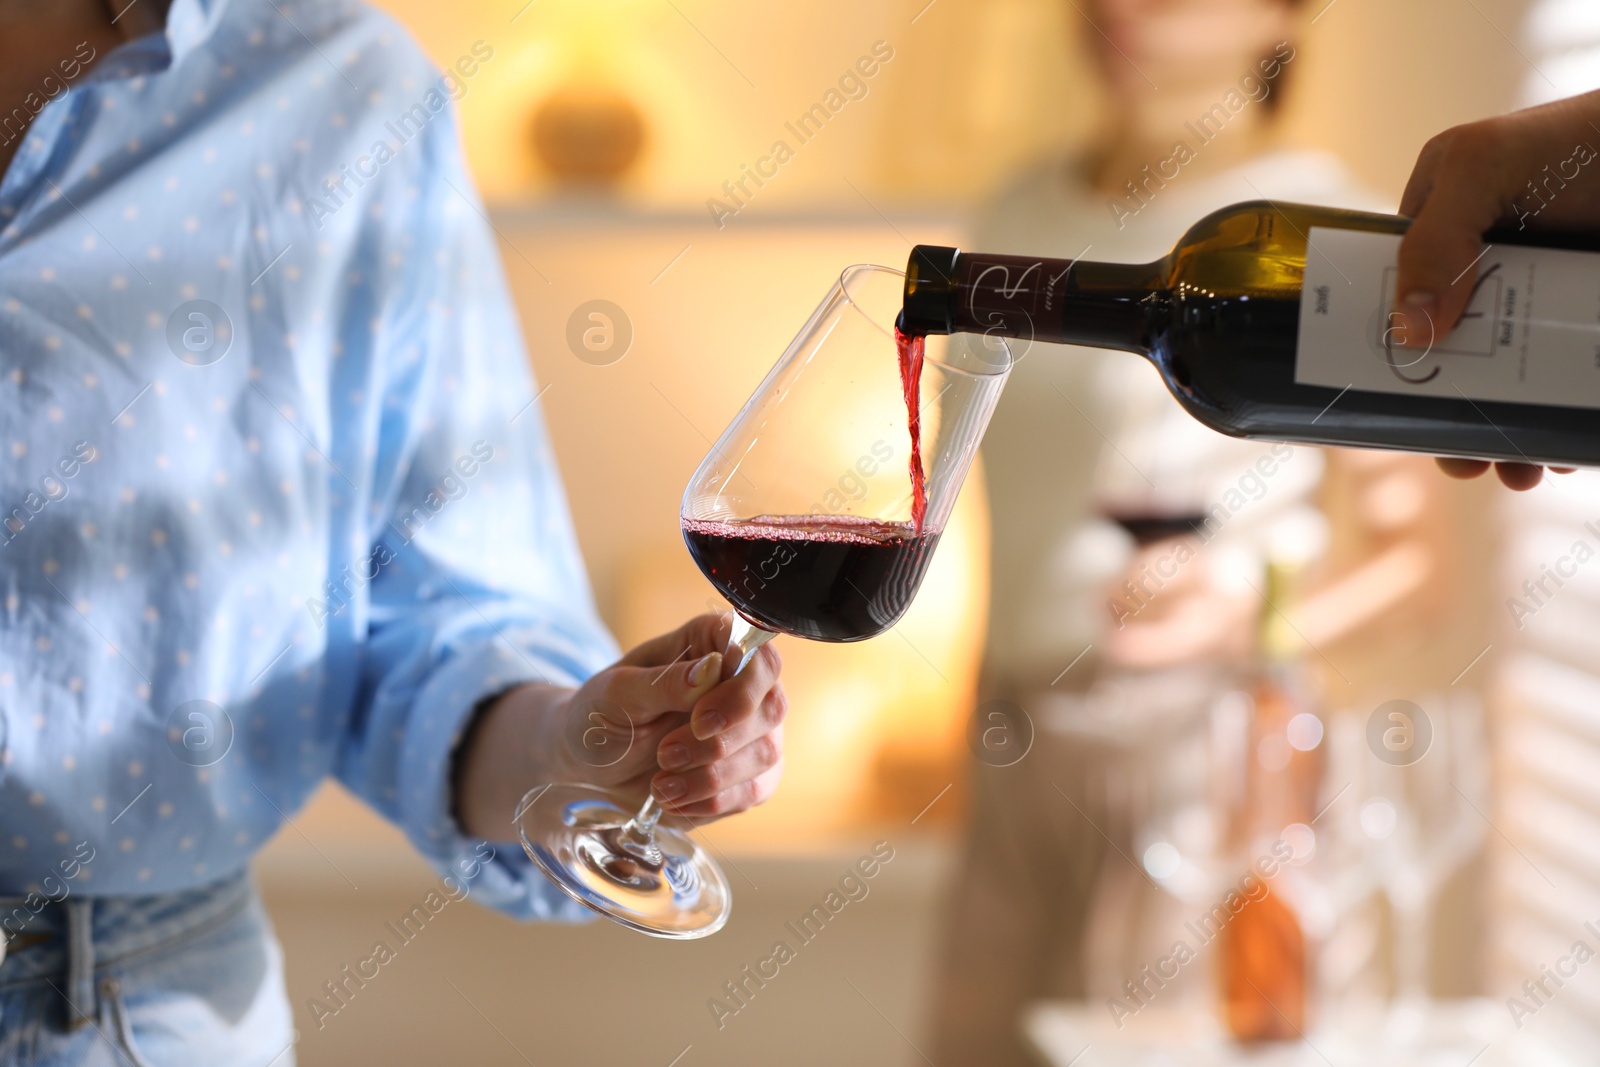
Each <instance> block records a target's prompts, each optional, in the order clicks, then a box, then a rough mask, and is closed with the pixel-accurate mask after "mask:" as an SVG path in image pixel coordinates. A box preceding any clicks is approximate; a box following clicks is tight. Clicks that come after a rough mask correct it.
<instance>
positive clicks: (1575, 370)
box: [1294, 226, 1600, 408]
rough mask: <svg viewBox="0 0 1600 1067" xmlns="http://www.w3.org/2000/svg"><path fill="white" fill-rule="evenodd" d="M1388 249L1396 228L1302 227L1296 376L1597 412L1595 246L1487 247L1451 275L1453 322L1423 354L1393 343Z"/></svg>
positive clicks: (1599, 327) (1370, 388) (1379, 389)
mask: <svg viewBox="0 0 1600 1067" xmlns="http://www.w3.org/2000/svg"><path fill="white" fill-rule="evenodd" d="M1399 247H1400V237H1399V235H1398V234H1390V233H1366V232H1362V231H1359V230H1340V229H1333V228H1331V227H1325V226H1314V227H1312V229H1311V234H1310V241H1309V244H1308V246H1307V250H1306V273H1305V288H1304V291H1303V292H1302V293H1301V296H1300V341H1299V347H1298V350H1297V352H1296V354H1295V368H1294V380H1295V381H1296V382H1299V383H1301V384H1304V385H1325V386H1328V387H1330V388H1333V389H1346V388H1349V389H1357V390H1363V391H1366V392H1372V393H1400V394H1406V393H1421V394H1424V395H1428V396H1449V397H1458V398H1459V397H1465V398H1467V399H1469V400H1499V401H1511V402H1514V403H1522V404H1555V405H1559V406H1562V407H1585V408H1600V254H1596V253H1592V252H1571V251H1567V250H1565V249H1552V248H1527V247H1523V246H1519V245H1505V244H1492V245H1488V246H1486V247H1485V249H1484V253H1483V258H1481V259H1479V260H1478V262H1477V263H1476V264H1474V265H1473V266H1472V267H1471V268H1469V270H1468V271H1467V273H1466V277H1464V278H1462V279H1461V280H1460V281H1459V282H1457V283H1456V284H1458V285H1468V284H1470V285H1472V287H1473V289H1472V302H1471V303H1470V304H1469V305H1468V307H1467V310H1466V313H1465V314H1464V315H1463V316H1462V319H1461V322H1460V324H1459V325H1457V326H1456V328H1455V329H1454V330H1451V331H1450V332H1449V333H1448V334H1445V335H1443V336H1440V337H1437V338H1436V339H1435V340H1434V343H1433V344H1432V345H1431V346H1430V347H1428V348H1427V349H1426V350H1424V349H1420V348H1410V347H1404V346H1401V345H1397V344H1394V343H1393V338H1394V336H1395V335H1396V334H1397V333H1398V331H1399V320H1398V319H1397V318H1395V317H1394V315H1393V310H1394V302H1395V291H1394V287H1395V262H1396V258H1397V255H1398V250H1399ZM1474 277H1475V278H1476V280H1475V281H1474V280H1473V279H1474Z"/></svg>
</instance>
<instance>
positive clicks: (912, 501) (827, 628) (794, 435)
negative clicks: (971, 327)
mask: <svg viewBox="0 0 1600 1067" xmlns="http://www.w3.org/2000/svg"><path fill="white" fill-rule="evenodd" d="M904 280H905V278H904V275H903V274H901V273H900V272H899V271H897V270H892V269H890V268H887V267H878V266H871V265H864V264H858V265H856V266H852V267H848V268H846V269H845V271H844V272H843V273H842V274H841V275H840V277H839V280H838V282H837V283H836V284H835V285H834V287H833V289H832V291H831V292H830V293H829V294H828V296H827V297H826V298H825V299H824V300H823V302H822V304H821V306H819V307H818V308H817V310H816V312H815V313H814V314H813V315H812V316H811V319H810V320H809V321H808V322H807V323H806V325H805V327H804V328H803V329H802V330H801V332H800V334H799V336H797V337H796V338H795V340H794V341H793V343H791V344H790V346H789V348H788V350H787V351H785V352H784V354H783V356H782V358H781V359H779V361H778V363H777V365H776V366H774V367H773V368H772V370H771V371H770V372H769V373H768V374H767V376H766V378H765V379H763V380H762V382H761V384H760V385H759V386H757V388H756V391H755V393H754V395H752V396H751V398H750V399H749V401H747V402H746V403H745V405H744V408H743V409H742V410H741V411H740V412H739V414H738V416H737V417H736V418H735V419H734V421H733V422H732V423H731V424H730V425H729V426H728V428H727V429H726V430H725V431H723V433H722V436H721V437H719V438H718V439H717V441H716V443H715V444H714V445H712V447H711V451H710V452H709V453H707V455H706V457H705V459H704V460H703V461H702V462H701V464H700V467H699V469H698V470H696V471H695V474H694V477H693V478H691V479H690V481H689V485H688V488H687V489H686V490H685V492H684V496H683V507H682V521H683V532H684V540H685V542H686V544H687V545H688V548H689V552H690V554H691V555H692V556H693V557H694V559H695V562H696V563H697V564H699V566H700V569H701V571H702V573H704V574H705V575H706V577H707V579H709V580H710V581H711V583H712V584H713V585H714V586H716V587H717V590H718V592H720V593H722V595H723V596H724V597H726V598H727V600H728V601H729V603H731V604H732V605H733V606H734V608H735V610H736V611H737V612H738V613H739V614H740V615H741V616H742V617H743V618H745V619H746V620H747V621H749V622H750V623H753V624H754V625H757V626H760V627H762V628H764V629H768V630H772V631H775V632H779V633H787V634H790V635H793V636H795V637H804V638H808V639H811V640H820V641H836V642H838V641H860V640H865V639H866V638H869V637H875V636H877V635H878V634H881V633H883V632H884V631H886V630H888V629H889V628H890V627H892V626H893V625H894V624H895V623H896V622H898V621H899V620H900V618H901V616H902V615H904V613H905V611H906V609H907V608H909V607H910V605H911V601H912V599H913V598H914V596H915V595H916V591H917V588H918V587H919V585H920V584H921V582H922V578H923V576H924V575H925V574H926V572H927V567H928V564H929V563H930V562H931V560H932V558H933V552H934V549H935V548H936V547H937V545H938V540H939V536H940V534H941V533H942V532H943V530H944V526H945V523H946V522H947V521H948V519H949V516H950V513H951V509H952V508H953V506H954V504H955V499H956V496H957V493H958V492H959V490H960V487H961V484H962V482H963V480H964V479H965V477H966V474H967V471H968V470H969V469H970V467H971V464H972V460H973V457H974V456H975V455H976V452H977V447H978V443H979V441H980V440H981V439H982V436H983V431H984V429H985V428H986V427H987V425H988V421H989V416H990V415H991V414H992V413H993V411H994V405H995V401H996V400H997V399H998V398H999V395H1000V391H1001V389H1002V388H1003V386H1004V384H1005V381H1006V377H1007V374H1008V373H1009V371H1010V369H1011V352H1010V349H1009V347H1007V344H1006V342H1005V341H1004V340H1003V339H1000V338H989V337H983V336H975V335H966V334H957V335H951V336H946V337H929V338H926V345H927V348H926V349H925V350H924V351H923V352H922V355H921V358H920V360H918V361H917V362H918V364H919V366H917V367H915V368H907V367H906V366H905V365H904V364H905V359H906V355H907V352H906V349H907V348H908V347H909V345H908V344H907V343H905V342H904V341H903V340H902V339H901V338H899V337H898V335H897V332H896V329H895V322H896V318H897V316H898V314H899V310H900V306H901V302H902V299H903V292H904ZM916 343H917V344H919V345H920V344H922V343H923V340H922V339H920V338H919V339H917V341H916ZM897 350H898V353H899V357H900V358H896V356H897ZM913 414H914V416H915V420H914V423H913ZM913 424H914V425H915V427H916V433H915V435H913V433H912V432H911V427H912V426H913ZM919 487H920V491H921V493H922V500H923V501H924V502H925V509H924V510H923V513H922V514H921V515H920V519H921V522H920V524H919V523H918V521H917V520H918V518H919V516H918V514H917V507H916V504H917V500H918V492H919Z"/></svg>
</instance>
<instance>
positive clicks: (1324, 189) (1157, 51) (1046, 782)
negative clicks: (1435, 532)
mask: <svg viewBox="0 0 1600 1067" xmlns="http://www.w3.org/2000/svg"><path fill="white" fill-rule="evenodd" d="M1075 6H1077V5H1075ZM1299 7H1300V5H1299V4H1298V3H1296V2H1294V0H1164V2H1159V3H1155V2H1147V0H1097V2H1094V3H1088V4H1083V5H1081V8H1080V9H1081V11H1082V14H1083V15H1084V16H1085V18H1086V19H1087V22H1088V23H1089V24H1090V25H1086V26H1085V28H1084V29H1085V32H1084V34H1083V39H1084V40H1085V41H1086V43H1087V45H1088V46H1089V48H1090V49H1091V50H1092V54H1093V62H1094V66H1095V69H1096V70H1097V71H1098V73H1099V75H1100V81H1101V85H1102V87H1103V89H1104V108H1105V115H1104V122H1103V125H1102V133H1101V135H1100V136H1099V137H1098V138H1097V139H1096V140H1095V141H1093V142H1092V144H1091V145H1090V146H1089V148H1088V150H1087V151H1085V152H1083V153H1082V154H1081V155H1078V156H1076V157H1074V158H1070V159H1056V160H1050V161H1048V162H1047V163H1045V164H1044V165H1042V166H1039V167H1037V168H1036V169H1034V170H1033V171H1031V172H1030V173H1027V174H1025V175H1024V176H1022V178H1021V179H1020V180H1019V181H1018V182H1016V183H1015V184H1014V185H1013V186H1012V187H1011V188H1009V189H1008V190H1006V192H1005V193H1004V194H1003V195H1002V196H1000V197H999V198H998V199H997V200H996V201H995V202H994V204H993V206H992V207H991V208H990V209H989V210H988V211H987V212H986V213H985V214H984V215H983V216H982V218H981V220H980V221H979V222H978V224H977V226H976V227H975V229H974V231H973V235H972V240H971V244H972V245H973V246H974V247H979V248H982V249H983V250H984V251H988V252H995V253H1011V254H1018V255H1040V256H1055V257H1063V258H1075V257H1087V258H1092V259H1096V260H1105V261H1125V262H1147V261H1150V260H1154V259H1158V258H1160V257H1161V256H1163V255H1165V254H1166V253H1167V252H1168V251H1169V250H1170V249H1171V247H1172V245H1173V243H1174V242H1175V241H1176V239H1177V238H1178V237H1179V236H1180V235H1181V234H1182V233H1183V232H1184V230H1185V229H1187V228H1188V227H1189V226H1190V225H1191V224H1193V223H1194V222H1195V221H1196V220H1197V219H1199V218H1200V217H1202V216H1203V215H1205V214H1206V213H1207V212H1209V211H1212V210H1214V209H1216V208H1220V207H1223V206H1225V205H1228V204H1232V203H1237V202H1240V201H1246V200H1258V199H1264V198H1265V199H1271V200H1274V201H1298V202H1304V203H1314V204H1326V205H1331V206H1338V207H1349V208H1358V209H1366V210H1384V209H1385V208H1387V207H1389V206H1391V205H1386V204H1384V203H1383V201H1382V200H1381V199H1380V198H1378V197H1377V196H1375V195H1374V194H1371V193H1369V192H1367V191H1365V190H1363V189H1362V188H1360V187H1359V186H1358V185H1357V184H1356V183H1355V182H1354V181H1353V180H1352V178H1351V177H1350V176H1349V174H1348V173H1347V171H1346V169H1345V168H1344V166H1343V165H1342V164H1341V163H1340V162H1339V160H1337V159H1336V158H1333V157H1331V156H1329V155H1328V154H1326V153H1323V152H1317V151H1308V150H1302V149H1297V148H1292V147H1288V146H1286V145H1285V144H1284V143H1283V140H1282V131H1281V116H1282V112H1283V109H1284V104H1285V96H1286V93H1287V90H1288V87H1289V86H1290V85H1291V84H1292V82H1293V80H1294V77H1295V69H1296V67H1297V65H1298V64H1299V63H1301V62H1303V60H1302V59H1301V58H1300V53H1299V51H1298V49H1297V47H1296V45H1295V37H1296V28H1297V18H1298V16H1299V12H1298V11H1297V8H1299ZM983 458H984V463H985V473H986V476H987V480H988V486H989V493H990V501H991V507H992V511H993V515H994V521H993V553H992V564H991V565H992V572H993V578H992V590H993V593H992V597H993V601H992V609H991V613H990V626H989V634H988V644H987V650H986V654H985V668H984V677H983V683H982V692H981V694H980V699H981V700H983V701H985V703H983V704H982V705H980V708H979V709H978V715H979V718H980V721H979V723H978V724H977V726H976V729H975V730H974V734H975V735H976V736H979V737H982V736H984V735H983V733H982V731H983V730H984V729H985V728H990V727H998V728H1000V729H1005V730H1020V731H1022V732H1024V733H1026V732H1027V731H1028V730H1029V729H1030V724H1029V722H1028V721H1027V720H1029V719H1031V729H1032V731H1033V733H1034V736H1033V740H1032V750H1031V752H1029V753H1028V754H1027V755H1026V756H1025V757H1023V758H1021V759H1020V761H1018V762H1015V763H1014V764H1011V765H993V766H991V765H985V764H987V763H989V762H990V761H988V760H986V759H985V757H984V755H983V754H982V752H980V754H979V761H980V764H979V765H978V766H976V767H975V768H974V784H973V797H974V800H973V804H974V810H973V815H972V826H971V829H970V832H969V836H968V840H967V843H966V846H965V852H966V856H965V858H964V862H961V863H959V864H958V866H957V870H958V871H959V872H960V873H959V874H958V876H957V885H956V886H955V888H954V890H953V898H952V901H951V904H950V907H949V909H948V912H947V920H948V921H947V926H946V933H945V940H946V945H945V949H944V955H943V965H942V968H941V970H940V973H939V975H938V978H937V989H936V994H935V1008H934V1011H933V1013H932V1014H933V1019H934V1023H933V1025H934V1028H935V1031H936V1034H937V1037H936V1043H935V1047H934V1050H933V1051H932V1055H933V1057H934V1059H935V1060H937V1061H938V1062H941V1063H946V1062H948V1063H985V1064H997V1065H1000V1064H1023V1063H1031V1062H1034V1060H1033V1059H1032V1058H1031V1056H1030V1054H1029V1053H1028V1052H1027V1051H1026V1050H1025V1048H1024V1046H1023V1044H1022V1042H1021V1038H1020V1035H1019V1031H1018V1015H1019V1012H1020V1010H1021V1009H1022V1008H1023V1006H1024V1005H1025V1004H1026V1003H1027V1002H1028V1001H1030V1000H1033V999H1037V998H1043V997H1067V998H1082V997H1094V998H1096V999H1097V1000H1098V999H1099V998H1102V997H1105V996H1111V997H1120V996H1122V995H1123V993H1122V990H1121V988H1120V987H1121V982H1122V980H1123V978H1124V977H1126V976H1127V975H1128V974H1132V973H1136V972H1137V969H1138V963H1137V962H1131V963H1130V961H1138V960H1143V961H1148V960H1149V959H1154V958H1156V957H1157V956H1159V955H1161V954H1163V953H1164V952H1165V951H1166V950H1167V948H1168V947H1169V946H1170V944H1171V941H1172V939H1171V937H1169V936H1167V935H1168V931H1169V930H1170V929H1171V927H1172V924H1171V922H1169V921H1165V920H1162V919H1160V918H1158V917H1156V916H1154V915H1152V914H1151V913H1150V912H1149V910H1148V909H1149V907H1150V906H1151V904H1150V902H1149V901H1148V900H1147V899H1143V898H1142V897H1141V894H1142V893H1143V892H1144V891H1145V889H1146V888H1147V885H1146V883H1147V879H1145V878H1144V874H1143V872H1142V871H1139V870H1136V869H1134V867H1133V866H1132V864H1136V863H1138V862H1139V856H1138V855H1137V854H1136V853H1135V852H1134V851H1133V847H1132V843H1131V842H1132V836H1133V834H1132V830H1133V824H1134V823H1136V822H1137V819H1138V817H1139V813H1140V811H1141V809H1142V808H1143V807H1144V800H1143V799H1142V798H1141V795H1140V792H1141V789H1143V788H1145V787H1146V786H1148V784H1149V783H1148V781H1147V780H1145V779H1144V778H1142V777H1141V774H1142V772H1141V771H1140V770H1139V769H1138V768H1139V765H1140V764H1141V763H1144V764H1146V765H1149V764H1151V763H1152V762H1159V756H1155V755H1152V751H1151V750H1152V749H1158V748H1159V747H1160V746H1161V745H1162V744H1164V743H1168V742H1171V743H1176V739H1177V738H1179V737H1185V736H1192V735H1193V734H1194V733H1195V731H1196V729H1203V723H1204V720H1205V717H1206V715H1207V714H1208V713H1209V709H1210V706H1211V704H1212V702H1214V701H1215V699H1216V697H1217V695H1218V694H1219V692H1222V691H1223V690H1224V689H1225V688H1226V687H1227V686H1228V685H1229V684H1230V682H1231V681H1232V680H1233V678H1234V677H1235V676H1236V674H1237V671H1238V670H1239V669H1240V668H1241V667H1242V666H1244V665H1245V663H1246V662H1247V659H1248V657H1249V656H1250V655H1251V653H1252V651H1253V649H1252V640H1251V634H1252V633H1253V631H1254V623H1255V620H1256V617H1257V616H1258V614H1259V613H1260V611H1261V610H1262V602H1261V594H1260V593H1259V592H1257V590H1258V589H1259V588H1260V587H1261V580H1260V574H1261V567H1262V556H1263V551H1264V548H1265V546H1266V543H1267V541H1268V539H1269V538H1271V537H1272V536H1273V531H1274V530H1277V531H1279V533H1278V535H1277V536H1278V537H1279V538H1280V539H1282V538H1283V537H1284V536H1288V537H1289V538H1290V539H1291V540H1297V541H1300V542H1301V545H1300V548H1301V549H1302V550H1307V549H1309V548H1311V547H1312V545H1311V542H1315V541H1317V540H1318V539H1319V537H1318V534H1317V533H1316V530H1317V528H1318V525H1319V524H1318V521H1317V516H1316V513H1315V510H1314V509H1313V506H1312V497H1313V494H1314V493H1315V491H1316V488H1317V486H1318V483H1319V480H1320V477H1321V472H1322V469H1323V465H1324V456H1323V454H1322V453H1321V452H1320V450H1317V449H1311V448H1303V447H1297V448H1289V447H1287V446H1281V445H1280V446H1276V448H1274V447H1272V446H1266V445H1261V444H1257V443H1252V442H1244V441H1238V440H1234V439H1231V438H1227V437H1223V436H1221V435H1218V434H1216V433H1214V432H1213V431H1210V430H1208V429H1206V428H1205V427H1203V426H1201V425H1200V424H1199V423H1198V422H1195V421H1194V420H1193V419H1191V418H1190V417H1189V416H1188V415H1187V414H1185V413H1184V412H1183V411H1182V410H1181V409H1180V408H1179V407H1178V406H1177V405H1176V404H1174V403H1173V402H1172V400H1171V398H1170V397H1169V396H1168V395H1167V392H1166V390H1165V388H1164V387H1163V385H1162V383H1161V382H1160V380H1159V378H1158V376H1157V374H1156V373H1155V371H1154V369H1153V368H1152V367H1150V366H1147V365H1146V364H1145V361H1143V360H1141V359H1138V358H1136V357H1134V356H1131V355H1129V354H1127V353H1123V352H1103V351H1097V350H1091V349H1081V348H1071V349H1068V348H1062V347H1060V346H1054V345H1045V344H1034V345H1032V346H1031V347H1030V348H1028V349H1027V350H1025V353H1024V354H1023V355H1022V357H1021V359H1020V360H1019V362H1018V363H1017V366H1016V368H1015V370H1014V371H1013V375H1012V380H1011V382H1010V383H1009V384H1008V388H1007V390H1006V392H1005V395H1004V396H1003V397H1002V398H1001V401H1000V405H999V409H998V410H997V412H996V414H995V417H994V420H993V422H992V423H991V425H990V428H989V431H988V435H987V437H986V439H985V441H984V446H983ZM1263 471H1267V472H1270V473H1262V472H1263ZM1219 504H1221V505H1223V508H1222V510H1221V511H1220V512H1219V511H1218V510H1216V507H1217V505H1219ZM1201 520H1204V521H1203V522H1202V521H1201ZM1191 529H1196V530H1198V533H1192V532H1190V530H1191ZM1085 690H1087V695H1082V696H1078V697H1073V696H1070V695H1069V694H1070V693H1071V692H1072V691H1077V692H1078V693H1079V694H1083V693H1084V691H1085ZM995 702H1001V703H995ZM1007 707H1009V708H1013V709H1014V708H1016V707H1020V708H1021V709H1025V711H1023V712H1021V713H1020V714H1019V713H1017V712H1016V711H1014V710H1012V711H1007V710H1005V708H1007ZM996 709H1000V710H998V711H997V710H996ZM986 717H987V718H986ZM991 718H992V719H993V722H992V723H991V722H990V721H988V720H989V719H991ZM997 762H998V761H997ZM1142 781H1143V783H1144V784H1143V785H1141V782H1142ZM1119 852H1120V853H1121V855H1119V854H1118V853H1119ZM1129 856H1132V861H1131V863H1130V862H1129V859H1128V857H1129ZM1141 909H1143V910H1141ZM1091 914H1094V915H1095V916H1097V918H1096V921H1095V923H1094V924H1093V927H1091V923H1090V917H1091ZM1124 968H1126V970H1125V969H1124ZM1208 969H1209V965H1207V966H1197V967H1195V968H1192V971H1194V972H1205V971H1207V970H1208ZM1186 977H1188V976H1186ZM1204 979H1205V976H1204V974H1203V973H1202V974H1201V977H1200V980H1201V981H1204ZM1189 980H1190V981H1193V978H1192V977H1190V978H1189ZM1163 996H1168V997H1169V1000H1171V1001H1173V1002H1176V1001H1177V999H1178V998H1179V996H1180V994H1177V993H1173V994H1166V993H1164V994H1163Z"/></svg>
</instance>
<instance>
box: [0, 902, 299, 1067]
mask: <svg viewBox="0 0 1600 1067" xmlns="http://www.w3.org/2000/svg"><path fill="white" fill-rule="evenodd" d="M21 903H22V902H21V901H20V900H16V899H0V919H3V918H6V917H10V916H18V918H19V920H20V921H16V920H14V921H12V922H10V923H9V926H10V928H11V929H13V930H14V931H16V933H15V935H14V937H13V940H12V942H11V947H10V950H9V951H8V953H7V955H6V959H5V962H4V963H0V1067H22V1065H24V1064H27V1065H30V1067H66V1065H68V1064H71V1065H74V1067H76V1065H92V1067H190V1065H194V1067H235V1065H238V1067H294V1048H293V1043H294V1026H293V1018H292V1016H291V1013H290V1009H289V1001H288V998H287V997H286V996H285V994H284V987H283V958H282V954H281V953H280V951H279V949H278V943H277V939H276V938H275V937H274V936H273V934H272V925H271V923H270V922H269V921H268V919H267V915H266V912H265V911H264V910H263V908H262V906H261V898H260V896H259V895H258V894H257V893H256V890H255V885H254V883H253V882H252V881H251V880H250V876H249V872H248V871H242V872H240V873H238V874H236V875H233V876H231V877H229V878H225V879H223V880H222V881H220V882H215V883H213V884H211V885H208V886H204V887H202V888H200V889H193V890H188V891H185V892H182V893H169V894H164V895H161V896H151V897H89V896H78V895H76V894H74V895H70V896H68V897H66V898H64V899H62V900H61V901H60V902H59V903H51V904H47V905H45V906H44V907H43V908H42V909H41V910H39V911H38V913H37V914H35V915H32V916H31V917H28V916H29V911H28V909H27V908H26V907H25V906H24V907H22V909H21V911H20V912H19V911H16V910H14V909H17V908H18V906H19V905H20V904H21ZM35 906H37V899H36V900H35Z"/></svg>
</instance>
